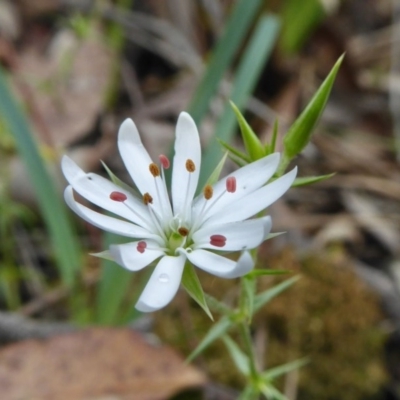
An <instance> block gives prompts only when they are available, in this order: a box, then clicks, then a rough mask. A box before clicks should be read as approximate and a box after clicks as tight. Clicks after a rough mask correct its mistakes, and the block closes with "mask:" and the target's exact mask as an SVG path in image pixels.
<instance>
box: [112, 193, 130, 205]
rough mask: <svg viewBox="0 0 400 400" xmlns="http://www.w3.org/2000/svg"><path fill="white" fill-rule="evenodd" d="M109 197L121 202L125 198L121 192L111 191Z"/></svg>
mask: <svg viewBox="0 0 400 400" xmlns="http://www.w3.org/2000/svg"><path fill="white" fill-rule="evenodd" d="M110 199H111V200H114V201H119V202H121V203H123V202H124V201H125V200H126V199H127V197H126V194H124V193H121V192H111V193H110Z"/></svg>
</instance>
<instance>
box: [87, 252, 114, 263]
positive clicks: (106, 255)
mask: <svg viewBox="0 0 400 400" xmlns="http://www.w3.org/2000/svg"><path fill="white" fill-rule="evenodd" d="M89 254H90V255H91V256H93V257H97V258H102V259H103V260H108V261H114V259H113V257H112V255H111V253H110V251H109V250H104V251H101V252H100V253H89Z"/></svg>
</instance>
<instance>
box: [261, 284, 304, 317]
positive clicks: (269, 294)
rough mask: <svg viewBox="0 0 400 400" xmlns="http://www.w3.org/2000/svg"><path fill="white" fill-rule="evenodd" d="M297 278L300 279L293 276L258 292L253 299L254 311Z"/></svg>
mask: <svg viewBox="0 0 400 400" xmlns="http://www.w3.org/2000/svg"><path fill="white" fill-rule="evenodd" d="M299 279H300V277H299V276H294V277H292V278H290V279H288V280H286V281H283V282H281V283H280V284H278V285H276V286H274V287H272V288H271V289H268V290H266V291H265V292H263V293H260V294H258V295H257V296H256V298H255V300H254V309H255V311H258V310H259V309H260V308H261V307H262V306H264V305H265V304H267V303H268V302H269V301H271V300H272V299H273V298H274V297H276V296H278V294H280V293H282V292H283V291H284V290H286V289H288V288H289V287H290V286H292V285H293V284H294V283H295V282H297V281H298V280H299Z"/></svg>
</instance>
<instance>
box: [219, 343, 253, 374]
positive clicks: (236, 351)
mask: <svg viewBox="0 0 400 400" xmlns="http://www.w3.org/2000/svg"><path fill="white" fill-rule="evenodd" d="M222 340H223V341H224V343H225V346H226V348H227V349H228V352H229V354H230V356H231V358H232V360H233V362H234V363H235V365H236V367H237V369H238V370H239V371H240V372H241V373H242V374H243V375H244V376H249V374H250V360H249V357H247V355H246V354H244V353H243V351H242V350H241V349H240V348H239V346H238V345H237V344H236V343H235V342H234V341H233V340H232V339H231V338H230V337H229V336H226V335H225V336H223V337H222Z"/></svg>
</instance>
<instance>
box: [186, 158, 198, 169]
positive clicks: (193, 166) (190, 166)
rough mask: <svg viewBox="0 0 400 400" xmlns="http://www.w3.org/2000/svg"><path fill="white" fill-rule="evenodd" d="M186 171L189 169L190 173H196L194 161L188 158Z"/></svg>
mask: <svg viewBox="0 0 400 400" xmlns="http://www.w3.org/2000/svg"><path fill="white" fill-rule="evenodd" d="M186 169H187V170H188V171H189V172H194V171H196V166H195V165H194V162H193V160H191V159H190V158H188V159H187V160H186Z"/></svg>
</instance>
